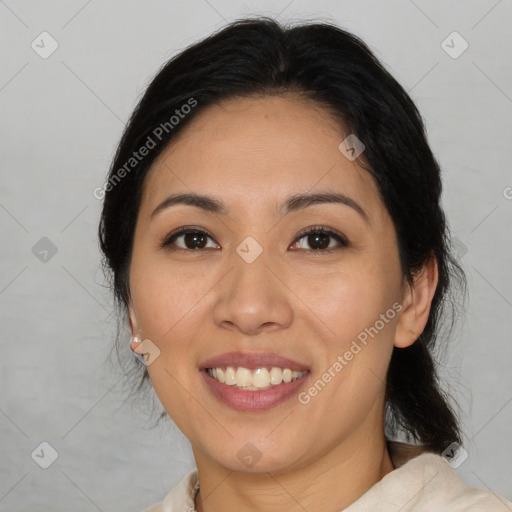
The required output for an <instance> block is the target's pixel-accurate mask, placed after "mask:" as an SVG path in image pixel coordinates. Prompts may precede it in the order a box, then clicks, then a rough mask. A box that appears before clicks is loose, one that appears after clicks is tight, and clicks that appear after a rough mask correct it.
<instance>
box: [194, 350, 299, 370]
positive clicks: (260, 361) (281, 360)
mask: <svg viewBox="0 0 512 512" xmlns="http://www.w3.org/2000/svg"><path fill="white" fill-rule="evenodd" d="M222 366H232V367H238V366H243V367H244V368H247V369H248V370H255V369H256V368H266V367H274V366H276V367H278V368H289V369H290V370H292V371H293V370H295V371H301V370H309V367H308V366H307V365H306V364H302V363H299V362H297V361H293V360H292V359H288V358H287V357H283V356H280V355H278V354H274V353H272V352H252V353H251V352H227V353H225V354H220V355H218V356H214V357H211V358H210V359H207V360H206V361H203V362H202V363H201V364H200V365H199V369H200V370H204V369H206V368H218V367H222Z"/></svg>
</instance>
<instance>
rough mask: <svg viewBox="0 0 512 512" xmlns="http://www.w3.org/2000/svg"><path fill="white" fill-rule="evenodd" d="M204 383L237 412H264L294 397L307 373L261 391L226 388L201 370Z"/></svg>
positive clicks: (302, 384) (304, 380) (306, 377)
mask: <svg viewBox="0 0 512 512" xmlns="http://www.w3.org/2000/svg"><path fill="white" fill-rule="evenodd" d="M201 374H202V376H203V379H204V381H205V382H206V384H207V385H208V387H209V388H210V390H211V391H212V393H213V394H214V396H215V397H216V398H218V399H219V400H220V401H221V402H222V403H224V404H226V405H228V406H229V407H232V408H233V409H237V410H238V411H264V410H267V409H270V408H272V407H275V406H276V405H278V404H281V403H283V402H285V401H286V400H288V399H290V398H292V397H293V396H295V395H296V394H297V393H298V391H299V389H300V388H301V387H302V386H304V384H305V382H306V380H308V376H309V372H308V373H306V374H305V375H303V376H302V377H301V378H300V379H296V380H293V381H291V382H286V383H285V382H282V383H281V384H278V385H277V386H271V387H269V388H267V389H262V390H261V391H248V390H243V389H238V388H235V387H234V386H228V385H227V384H223V383H222V382H219V381H218V380H216V379H214V378H213V377H212V376H211V375H209V374H208V373H207V372H206V370H201Z"/></svg>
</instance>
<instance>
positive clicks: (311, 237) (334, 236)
mask: <svg viewBox="0 0 512 512" xmlns="http://www.w3.org/2000/svg"><path fill="white" fill-rule="evenodd" d="M301 241H302V242H301ZM333 242H334V243H333ZM336 243H337V244H338V245H336ZM293 245H295V246H297V248H298V249H301V250H303V249H306V250H308V247H307V246H309V249H311V250H314V251H322V252H330V251H332V250H335V249H339V248H340V247H346V246H347V245H348V241H347V239H346V238H345V237H344V236H343V235H341V234H340V233H337V232H335V231H332V230H330V229H327V228H324V227H322V226H319V227H314V228H308V230H307V231H305V232H304V231H303V232H301V233H300V234H299V237H298V238H297V239H296V241H295V242H294V243H293ZM304 246H306V247H304Z"/></svg>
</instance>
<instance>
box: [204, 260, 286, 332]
mask: <svg viewBox="0 0 512 512" xmlns="http://www.w3.org/2000/svg"><path fill="white" fill-rule="evenodd" d="M232 263H233V265H234V268H233V269H232V270H231V271H230V272H229V273H228V275H227V276H226V277H225V279H223V280H222V281H221V282H220V283H219V285H218V287H216V292H217V295H216V299H215V302H214V306H213V317H214V321H215V323H216V325H218V326H219V327H222V328H224V329H232V330H238V331H239V332H240V333H243V334H245V335H255V334H259V333H260V332H265V331H268V332H272V331H275V330H279V329H283V328H286V327H288V326H289V325H290V324H291V323H292V320H293V309H292V306H291V303H290V299H291V297H290V296H291V292H290V290H289V289H288V288H287V287H286V286H285V285H284V284H283V281H281V280H280V279H279V278H278V277H277V276H278V275H279V272H278V271H277V269H275V270H274V269H272V268H271V265H270V262H269V261H268V258H267V257H266V255H265V251H263V253H262V254H261V255H260V256H259V257H258V258H257V259H256V260H255V261H253V262H252V263H247V262H246V261H244V260H243V259H242V258H240V257H239V256H238V254H236V253H235V254H234V255H233V261H232Z"/></svg>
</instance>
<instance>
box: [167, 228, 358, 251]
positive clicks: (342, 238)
mask: <svg viewBox="0 0 512 512" xmlns="http://www.w3.org/2000/svg"><path fill="white" fill-rule="evenodd" d="M187 233H201V234H203V235H206V236H207V237H208V238H210V239H211V240H212V241H213V242H214V243H215V244H216V245H218V246H220V244H219V242H217V240H215V238H214V237H213V236H212V235H211V234H210V233H208V231H206V230H205V229H203V228H200V227H199V226H181V227H179V228H177V229H175V230H174V231H172V232H171V233H169V234H168V235H166V236H165V237H164V239H163V240H162V241H161V242H160V244H159V245H160V248H161V249H165V248H167V247H168V246H170V245H171V243H172V242H173V241H174V240H175V239H176V238H177V237H179V236H180V235H183V234H187ZM313 233H322V234H325V235H328V236H330V237H332V238H334V239H335V240H336V241H337V242H338V243H339V244H340V246H338V247H331V248H330V249H321V250H315V249H298V250H300V251H306V252H315V253H322V252H323V253H328V252H331V251H335V250H337V249H340V248H341V247H347V246H348V245H349V243H348V240H347V238H346V237H345V235H343V234H342V233H340V232H339V231H337V230H335V229H332V228H329V227H327V226H323V225H314V226H308V227H305V228H303V229H301V230H300V231H299V233H297V234H296V235H295V238H294V240H293V242H292V244H291V245H294V244H296V243H297V242H298V241H299V240H300V239H301V238H304V237H305V236H307V235H310V234H313ZM174 250H178V251H179V250H182V251H187V252H190V251H194V250H193V249H183V248H182V247H174ZM204 250H205V249H201V250H200V251H204Z"/></svg>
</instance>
